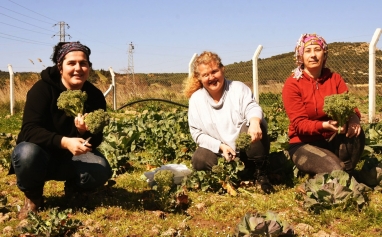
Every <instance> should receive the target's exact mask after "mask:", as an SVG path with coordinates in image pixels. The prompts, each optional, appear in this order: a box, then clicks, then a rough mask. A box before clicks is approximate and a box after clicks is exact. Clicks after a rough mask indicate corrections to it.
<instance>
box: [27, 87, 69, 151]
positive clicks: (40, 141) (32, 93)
mask: <svg viewBox="0 0 382 237" xmlns="http://www.w3.org/2000/svg"><path fill="white" fill-rule="evenodd" d="M52 100H53V98H52V95H51V93H50V91H49V90H48V89H47V88H45V87H44V83H36V84H35V85H34V86H33V87H32V88H31V89H30V90H29V91H28V93H27V99H26V103H25V108H24V115H23V124H22V128H21V134H22V138H21V139H22V140H23V141H27V142H31V143H34V144H37V145H39V146H42V147H45V148H52V147H53V148H56V149H60V148H61V139H62V137H63V136H62V135H59V134H57V133H56V132H53V131H49V130H48V129H47V124H51V123H52V122H51V120H52V119H53V117H52V114H51V112H50V104H51V101H52Z"/></svg>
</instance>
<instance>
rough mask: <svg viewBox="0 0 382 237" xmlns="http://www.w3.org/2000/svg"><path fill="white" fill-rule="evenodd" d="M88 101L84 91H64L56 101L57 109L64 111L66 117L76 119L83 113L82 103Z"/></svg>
mask: <svg viewBox="0 0 382 237" xmlns="http://www.w3.org/2000/svg"><path fill="white" fill-rule="evenodd" d="M87 99H88V95H87V94H86V92H85V91H81V90H66V91H63V92H61V94H60V96H59V97H58V99H57V107H58V109H61V110H64V111H65V113H66V115H67V116H72V117H77V116H78V114H83V113H84V103H85V101H86V100H87Z"/></svg>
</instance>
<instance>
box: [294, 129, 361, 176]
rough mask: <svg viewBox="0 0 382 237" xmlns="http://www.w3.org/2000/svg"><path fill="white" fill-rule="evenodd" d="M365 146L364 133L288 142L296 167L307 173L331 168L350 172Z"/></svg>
mask: <svg viewBox="0 0 382 237" xmlns="http://www.w3.org/2000/svg"><path fill="white" fill-rule="evenodd" d="M364 147H365V133H364V131H361V133H360V135H359V136H358V137H352V138H348V137H346V136H345V134H337V135H336V136H335V138H334V139H333V140H331V141H330V142H328V141H326V140H322V141H317V142H311V143H296V144H290V147H289V155H290V156H291V157H292V160H293V162H294V164H295V165H296V167H297V168H298V169H299V170H300V171H302V172H305V173H308V174H318V173H330V172H332V171H333V170H345V171H347V172H349V173H350V172H352V171H353V170H354V168H355V166H356V165H357V163H358V161H359V159H360V158H361V155H362V152H363V149H364Z"/></svg>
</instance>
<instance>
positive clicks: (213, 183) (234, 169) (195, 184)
mask: <svg viewBox="0 0 382 237" xmlns="http://www.w3.org/2000/svg"><path fill="white" fill-rule="evenodd" d="M244 168H245V167H244V163H243V162H242V161H240V159H239V158H236V159H235V160H232V161H226V160H225V159H224V158H219V159H218V164H217V165H215V166H213V167H212V170H211V171H204V170H202V171H196V170H193V172H192V173H191V174H190V175H189V176H187V178H185V179H184V184H185V186H186V187H187V188H189V189H201V190H203V191H212V192H220V193H225V192H228V193H229V194H230V195H233V196H236V191H235V187H236V186H238V185H239V183H240V181H241V179H240V176H239V175H238V174H239V172H240V171H243V170H244Z"/></svg>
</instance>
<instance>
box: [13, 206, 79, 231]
mask: <svg viewBox="0 0 382 237" xmlns="http://www.w3.org/2000/svg"><path fill="white" fill-rule="evenodd" d="M71 212H72V211H71V209H67V210H64V211H58V209H57V208H53V209H52V210H50V212H49V217H48V218H47V219H46V220H44V219H43V218H42V217H41V216H39V215H38V214H36V213H34V212H29V213H28V218H27V219H28V224H27V225H26V226H23V227H21V231H20V232H21V233H22V234H29V235H31V236H70V235H71V234H74V233H75V231H76V230H77V229H78V228H79V227H80V226H82V223H81V221H79V220H75V219H71V218H70V215H71Z"/></svg>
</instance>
